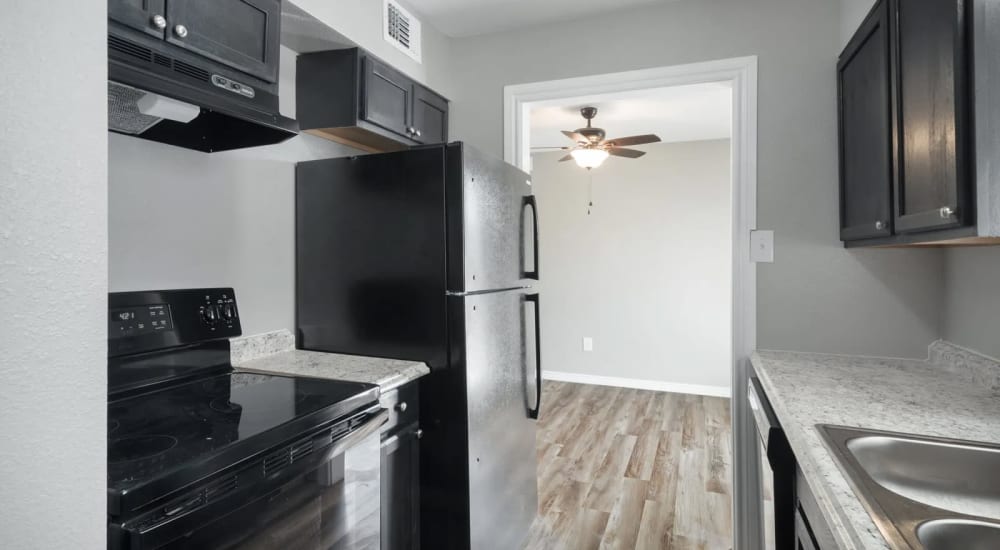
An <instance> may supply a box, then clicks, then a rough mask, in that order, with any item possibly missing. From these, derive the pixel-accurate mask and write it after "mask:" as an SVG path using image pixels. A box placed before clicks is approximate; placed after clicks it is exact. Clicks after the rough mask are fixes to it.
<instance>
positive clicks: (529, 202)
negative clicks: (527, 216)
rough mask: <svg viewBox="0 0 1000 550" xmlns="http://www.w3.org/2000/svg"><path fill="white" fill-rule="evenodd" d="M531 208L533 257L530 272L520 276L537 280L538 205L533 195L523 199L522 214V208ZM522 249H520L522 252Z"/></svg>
mask: <svg viewBox="0 0 1000 550" xmlns="http://www.w3.org/2000/svg"><path fill="white" fill-rule="evenodd" d="M526 207H531V240H532V246H531V252H532V256H533V261H532V264H531V267H532V270H531V271H525V272H524V273H523V275H522V277H523V278H525V279H534V280H536V281H537V280H538V203H536V202H535V196H534V195H528V196H526V197H524V203H523V204H522V206H521V208H522V210H521V211H522V212H523V211H524V208H526ZM521 246H522V247H523V246H524V245H523V244H522V245H521ZM523 250H524V249H523V248H522V251H523Z"/></svg>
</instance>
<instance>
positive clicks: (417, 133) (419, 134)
mask: <svg viewBox="0 0 1000 550" xmlns="http://www.w3.org/2000/svg"><path fill="white" fill-rule="evenodd" d="M413 133H414V134H416V135H417V137H420V136H422V135H424V134H423V133H422V132H421V131H420V130H416V129H415V130H413Z"/></svg>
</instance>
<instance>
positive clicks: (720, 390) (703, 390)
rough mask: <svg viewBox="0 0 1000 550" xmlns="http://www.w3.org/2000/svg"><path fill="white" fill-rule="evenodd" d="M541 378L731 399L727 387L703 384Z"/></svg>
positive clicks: (569, 375) (566, 375) (553, 374)
mask: <svg viewBox="0 0 1000 550" xmlns="http://www.w3.org/2000/svg"><path fill="white" fill-rule="evenodd" d="M542 378H544V379H545V380H555V381H557V382H575V383H577V384H593V385H595V386H615V387H619V388H635V389H639V390H653V391H666V392H671V393H688V394H692V395H708V396H711V397H731V393H732V392H731V391H730V390H729V387H728V386H708V385H704V384H681V383H677V382H664V381H661V380H639V379H636V378H619V377H617V376H597V375H594V374H579V373H575V372H558V371H550V370H546V371H542Z"/></svg>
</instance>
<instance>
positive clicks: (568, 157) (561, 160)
mask: <svg viewBox="0 0 1000 550" xmlns="http://www.w3.org/2000/svg"><path fill="white" fill-rule="evenodd" d="M567 160H573V155H566V156H565V157H563V158H561V159H559V162H566V161H567Z"/></svg>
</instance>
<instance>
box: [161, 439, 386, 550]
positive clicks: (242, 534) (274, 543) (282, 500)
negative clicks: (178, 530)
mask: <svg viewBox="0 0 1000 550" xmlns="http://www.w3.org/2000/svg"><path fill="white" fill-rule="evenodd" d="M380 457H381V453H380V449H379V435H378V433H377V432H376V433H374V434H371V435H370V436H368V437H366V438H365V439H363V440H361V441H360V442H359V443H358V444H357V445H354V446H352V447H350V448H349V449H347V450H346V451H344V452H342V453H341V454H338V455H335V456H333V457H331V458H330V460H327V461H325V462H324V463H322V464H321V465H320V467H319V468H317V469H315V470H312V471H310V472H309V473H307V474H305V475H302V476H299V477H298V478H296V479H294V480H293V481H291V482H289V483H287V484H285V485H283V486H281V487H280V488H278V489H276V490H274V491H272V492H271V493H270V494H267V495H265V496H262V497H259V498H257V499H256V500H253V501H251V502H247V503H246V504H245V505H243V506H241V507H240V508H238V509H236V510H234V511H233V512H232V513H230V514H228V515H226V516H224V517H222V518H219V519H217V520H215V521H213V522H211V523H209V524H206V525H204V526H202V527H200V528H198V529H197V530H196V531H194V532H192V533H190V534H189V535H188V536H186V537H182V538H180V539H178V540H175V541H173V542H172V543H170V544H169V545H167V546H165V547H163V548H177V549H180V548H185V549H187V548H219V549H233V550H270V549H275V550H292V549H295V550H299V549H302V550H313V549H316V550H319V549H322V550H327V549H337V550H340V549H345V550H346V549H351V550H378V548H379V546H380V537H379V528H380V514H379V510H380V506H379V495H380V492H381V490H380V481H381V480H380V471H381V468H380V463H379V460H380Z"/></svg>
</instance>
